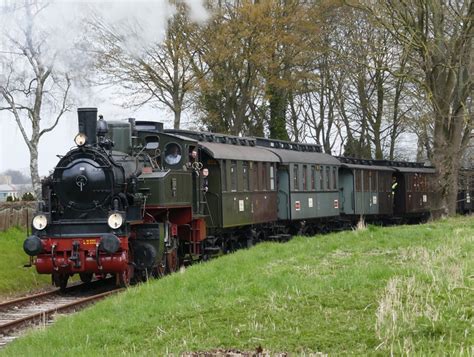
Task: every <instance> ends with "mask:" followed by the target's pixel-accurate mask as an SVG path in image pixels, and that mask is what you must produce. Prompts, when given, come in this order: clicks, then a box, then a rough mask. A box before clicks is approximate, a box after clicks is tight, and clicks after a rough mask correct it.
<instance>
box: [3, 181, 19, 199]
mask: <svg viewBox="0 0 474 357" xmlns="http://www.w3.org/2000/svg"><path fill="white" fill-rule="evenodd" d="M8 196H10V197H13V198H15V199H17V198H19V197H20V196H19V192H18V188H17V187H16V186H14V185H6V184H1V185H0V202H5V201H6V200H7V197H8Z"/></svg>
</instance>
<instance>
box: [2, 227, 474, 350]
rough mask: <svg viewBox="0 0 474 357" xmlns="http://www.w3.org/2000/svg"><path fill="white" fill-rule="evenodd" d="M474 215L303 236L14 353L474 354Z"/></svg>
mask: <svg viewBox="0 0 474 357" xmlns="http://www.w3.org/2000/svg"><path fill="white" fill-rule="evenodd" d="M473 240H474V219H473V218H457V219H450V220H445V221H440V222H436V223H430V224H426V225H422V226H403V227H390V228H378V227H369V228H368V229H366V230H360V231H352V232H343V233H339V234H330V235H325V236H317V237H314V238H296V239H294V240H292V241H291V242H289V243H287V244H271V243H265V244H260V245H258V246H257V247H254V248H252V249H250V250H247V251H239V252H237V253H236V254H233V255H229V256H225V257H223V258H220V259H218V260H215V261H212V262H209V263H206V264H202V265H197V266H193V267H191V268H189V269H187V270H186V272H185V273H184V274H175V275H173V276H169V277H166V278H164V279H162V280H159V281H154V282H151V283H148V284H145V285H142V286H140V287H137V288H133V289H130V290H129V291H128V292H126V293H123V294H121V295H120V296H116V297H113V298H111V299H109V300H107V301H103V302H101V303H99V304H97V305H96V306H94V307H91V308H89V309H87V310H85V311H83V312H81V313H78V314H77V315H75V316H72V317H67V318H60V319H58V321H57V322H56V323H55V324H54V325H53V326H52V327H50V328H47V329H45V330H43V331H34V332H32V333H31V334H29V335H28V336H27V337H25V338H22V339H19V340H16V341H14V342H13V343H12V344H11V345H10V346H8V347H7V348H6V350H5V351H3V353H5V354H6V355H11V356H19V355H22V356H27V355H29V356H33V355H34V356H38V355H40V356H51V355H54V356H61V355H97V356H98V355H110V356H114V355H120V354H125V355H163V354H166V353H172V352H174V353H181V352H183V351H209V350H213V349H216V348H224V349H225V348H237V349H241V350H248V351H251V350H253V351H255V348H256V347H258V346H261V347H262V348H264V349H265V350H269V351H272V352H283V351H287V352H293V353H303V352H323V353H329V354H332V355H339V354H345V353H350V354H358V355H362V354H380V355H388V354H389V353H390V352H393V353H395V354H401V353H406V354H417V355H426V354H437V355H445V354H448V355H463V354H464V355H468V354H470V353H472V352H473V350H472V348H473V347H472V346H473V345H474V343H473V342H474V341H473V336H472V330H471V328H472V324H473V322H474V321H473V315H474V313H473V306H474V299H473V275H472V274H473V268H474V254H473V249H474V248H473Z"/></svg>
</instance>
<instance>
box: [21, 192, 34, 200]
mask: <svg viewBox="0 0 474 357" xmlns="http://www.w3.org/2000/svg"><path fill="white" fill-rule="evenodd" d="M21 200H22V201H34V200H35V196H34V195H33V194H32V193H31V192H26V193H24V194H23V196H21Z"/></svg>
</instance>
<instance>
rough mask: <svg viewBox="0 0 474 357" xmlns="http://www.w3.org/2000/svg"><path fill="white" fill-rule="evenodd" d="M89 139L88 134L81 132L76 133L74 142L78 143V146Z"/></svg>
mask: <svg viewBox="0 0 474 357" xmlns="http://www.w3.org/2000/svg"><path fill="white" fill-rule="evenodd" d="M86 141H87V136H86V134H83V133H79V134H77V135H76V137H75V138H74V142H75V143H76V145H77V146H83V145H84V144H85V143H86Z"/></svg>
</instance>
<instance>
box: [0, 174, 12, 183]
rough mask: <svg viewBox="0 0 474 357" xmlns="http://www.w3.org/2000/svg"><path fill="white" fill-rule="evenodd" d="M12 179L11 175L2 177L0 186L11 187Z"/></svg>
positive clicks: (0, 177)
mask: <svg viewBox="0 0 474 357" xmlns="http://www.w3.org/2000/svg"><path fill="white" fill-rule="evenodd" d="M11 184H12V177H11V176H9V175H0V185H11Z"/></svg>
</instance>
